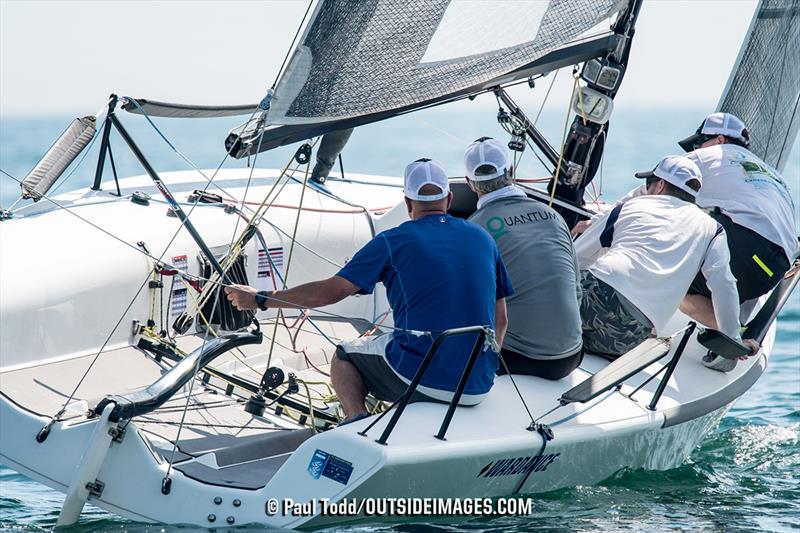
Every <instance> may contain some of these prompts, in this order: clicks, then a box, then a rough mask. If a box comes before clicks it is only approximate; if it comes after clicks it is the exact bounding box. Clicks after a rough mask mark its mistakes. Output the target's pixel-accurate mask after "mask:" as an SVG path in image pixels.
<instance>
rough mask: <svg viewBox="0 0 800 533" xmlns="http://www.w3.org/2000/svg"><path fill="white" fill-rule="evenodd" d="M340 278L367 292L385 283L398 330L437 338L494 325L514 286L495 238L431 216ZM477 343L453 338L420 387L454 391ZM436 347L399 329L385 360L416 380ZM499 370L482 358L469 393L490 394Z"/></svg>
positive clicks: (393, 232) (397, 231) (373, 246)
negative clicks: (455, 330)
mask: <svg viewBox="0 0 800 533" xmlns="http://www.w3.org/2000/svg"><path fill="white" fill-rule="evenodd" d="M361 265H363V268H362V266H361ZM369 265H371V266H373V267H374V266H375V265H381V268H369V267H368V266H369ZM338 275H339V276H342V277H344V278H346V279H348V280H349V281H351V282H353V283H354V284H356V285H357V286H359V287H361V288H362V289H363V292H372V288H373V287H374V285H375V283H377V282H383V283H384V285H385V286H386V291H387V297H388V300H389V303H390V305H391V307H392V310H393V314H394V324H395V327H397V328H403V329H408V330H415V331H430V332H432V333H433V337H434V338H435V337H436V335H437V334H439V333H441V332H442V331H444V330H446V329H450V328H455V327H463V326H475V325H488V326H492V327H494V310H495V304H496V301H497V299H498V298H503V297H505V296H507V294H506V293H505V292H502V291H501V289H499V286H508V282H507V278H506V273H505V268H504V267H503V265H502V262H501V261H500V255H499V252H498V251H497V247H496V246H495V244H494V242H493V241H492V239H491V238H490V237H489V236H488V235H486V234H485V233H484V232H483V230H481V229H480V228H479V227H477V226H475V225H474V224H470V223H469V222H466V221H464V220H460V219H457V218H454V217H451V216H449V215H429V216H426V217H423V218H420V219H418V220H413V221H408V222H405V223H403V224H401V225H400V226H398V227H396V228H392V229H389V230H387V231H384V232H382V233H380V234H378V235H377V236H376V237H375V238H374V239H373V240H372V241H370V242H369V243H367V245H365V246H364V247H363V248H362V249H361V250H360V251H359V252H358V253H357V254H356V256H355V257H353V259H352V260H351V262H350V263H348V264H347V265H345V267H344V268H343V269H342V270H341V271H340V272H339V274H338ZM500 278H502V279H503V280H506V282H505V283H502V282H501V281H500ZM507 288H508V290H507V292H509V293H510V292H511V289H510V286H508V287H507ZM474 340H475V339H474V337H471V336H470V337H469V338H468V337H467V336H464V337H456V338H451V339H449V340H447V341H446V342H445V343H444V344H443V345H442V347H441V349H440V350H439V352H438V354H437V355H436V357H435V358H434V360H433V362H432V363H431V366H430V367H429V369H428V371H427V372H426V374H425V376H424V377H423V379H422V382H421V384H422V385H423V386H424V387H427V388H431V389H437V390H453V389H454V388H455V384H456V382H457V381H458V377H460V375H461V371H462V370H463V368H464V366H465V364H466V361H467V358H468V357H469V354H470V352H471V350H472V345H473V343H474ZM431 343H432V339H431V338H430V337H429V336H418V335H414V334H412V333H408V332H403V331H395V332H394V334H393V339H392V341H391V342H390V343H389V345H388V346H387V349H386V356H387V359H388V361H389V363H390V365H391V366H392V368H394V369H395V371H396V372H397V373H398V374H399V375H400V376H401V377H403V378H405V379H406V380H410V379H411V378H412V377H413V375H414V374H415V373H416V370H417V368H418V367H419V364H420V362H421V360H422V358H423V357H424V355H425V353H426V352H427V350H428V348H429V347H430V345H431ZM496 368H497V356H496V354H494V352H492V351H491V350H489V351H487V352H485V353H484V354H482V355H481V356H480V357H479V359H478V362H477V363H476V366H475V370H474V372H473V374H472V377H471V378H470V380H469V382H468V384H467V387H466V389H465V393H467V394H476V395H478V394H484V393H486V392H488V391H489V389H490V388H491V385H492V382H493V373H494V370H495V369H496Z"/></svg>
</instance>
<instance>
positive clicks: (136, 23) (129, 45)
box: [0, 0, 757, 116]
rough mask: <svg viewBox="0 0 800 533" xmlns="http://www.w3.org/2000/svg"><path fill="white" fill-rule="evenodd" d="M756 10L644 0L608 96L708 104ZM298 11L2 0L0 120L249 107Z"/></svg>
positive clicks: (260, 5) (213, 4)
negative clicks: (177, 107)
mask: <svg viewBox="0 0 800 533" xmlns="http://www.w3.org/2000/svg"><path fill="white" fill-rule="evenodd" d="M531 1H539V0H531ZM756 3H757V2H756V0H646V1H645V4H644V6H643V8H642V11H641V15H640V19H639V22H638V25H637V28H638V29H637V35H636V38H635V42H634V46H633V51H632V56H631V60H630V63H629V68H628V74H627V75H626V78H625V81H624V83H623V86H622V89H621V91H620V93H619V95H618V96H617V101H618V102H624V103H625V104H626V105H627V106H629V107H630V106H649V107H652V106H654V105H655V106H661V105H663V106H665V107H684V108H685V107H693V108H707V109H710V108H712V107H714V106H715V105H716V104H717V102H718V100H719V97H720V94H721V92H722V90H723V88H724V86H725V83H726V81H727V79H728V74H729V73H730V71H731V68H732V66H733V64H734V62H735V60H736V56H737V53H738V51H739V47H740V45H741V42H742V39H743V37H744V35H745V33H746V31H747V28H748V26H749V24H750V19H751V17H752V14H753V12H754V9H755V6H756ZM306 6H307V2H306V1H305V0H271V1H256V0H251V1H228V2H222V1H205V2H199V1H190V0H184V1H178V0H171V1H164V0H160V1H146V0H138V1H128V0H105V1H100V0H96V1H70V0H59V1H45V0H0V116H9V115H12V116H13V115H61V114H64V115H84V114H90V113H96V112H97V111H98V110H99V109H100V108H101V107H102V106H103V104H104V103H105V101H106V99H107V97H108V95H109V94H110V93H112V92H115V93H117V94H119V95H123V96H124V95H127V96H133V97H137V98H149V99H153V100H162V101H168V102H179V103H192V104H206V105H211V104H252V103H256V102H258V101H259V100H260V99H261V98H262V97H263V95H264V93H265V91H266V89H267V88H268V87H269V86H270V85H272V82H273V80H274V78H275V76H276V74H277V72H278V69H279V66H280V63H281V61H282V60H283V57H284V55H285V54H286V52H287V48H288V46H289V43H290V42H291V40H292V36H293V35H294V32H295V30H296V29H297V25H298V24H299V23H300V21H301V19H302V15H303V12H304V11H305V8H306ZM570 81H571V80H569V76H561V77H560V78H559V79H558V80H557V82H556V85H555V87H554V91H555V93H564V92H566V94H569V91H570V89H571V83H570ZM520 91H522V90H520ZM528 93H530V91H527V90H525V91H522V92H521V93H520V94H519V95H518V96H517V98H518V99H519V101H520V103H521V104H523V105H524V104H525V103H526V100H527V99H528V98H533V96H531V95H530V94H528Z"/></svg>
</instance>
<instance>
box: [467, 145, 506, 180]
mask: <svg viewBox="0 0 800 533" xmlns="http://www.w3.org/2000/svg"><path fill="white" fill-rule="evenodd" d="M464 165H465V166H466V167H467V177H468V178H469V179H471V180H472V181H488V180H493V179H495V178H499V177H500V176H502V175H503V174H504V173H505V172H506V170H508V154H507V152H506V147H505V146H504V145H503V143H501V142H500V141H498V140H496V139H492V138H491V137H481V138H480V139H478V140H477V141H475V142H474V143H472V144H470V145H469V146H468V147H467V152H466V153H465V154H464ZM483 165H489V166H491V167H493V168H494V171H493V172H490V173H489V174H481V175H480V176H476V175H475V170H476V169H477V168H478V167H481V166H483Z"/></svg>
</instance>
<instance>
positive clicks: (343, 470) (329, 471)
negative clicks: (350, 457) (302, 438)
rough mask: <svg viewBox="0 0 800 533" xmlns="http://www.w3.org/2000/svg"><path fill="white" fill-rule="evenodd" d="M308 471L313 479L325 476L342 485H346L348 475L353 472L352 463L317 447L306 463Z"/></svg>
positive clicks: (348, 478) (348, 479)
mask: <svg viewBox="0 0 800 533" xmlns="http://www.w3.org/2000/svg"><path fill="white" fill-rule="evenodd" d="M308 473H309V474H311V477H313V478H314V479H319V478H320V477H326V478H328V479H332V480H334V481H336V482H337V483H341V484H342V485H347V482H348V481H350V475H351V474H352V473H353V463H351V462H349V461H345V460H344V459H342V458H341V457H337V456H335V455H333V454H330V453H328V452H326V451H323V450H319V449H317V450H316V451H315V452H314V455H313V456H312V457H311V461H310V462H309V463H308Z"/></svg>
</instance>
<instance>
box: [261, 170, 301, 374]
mask: <svg viewBox="0 0 800 533" xmlns="http://www.w3.org/2000/svg"><path fill="white" fill-rule="evenodd" d="M310 173H311V158H309V159H308V163H307V164H306V175H305V178H304V179H303V188H302V189H301V191H300V207H302V206H303V199H304V198H305V194H306V189H307V185H308V176H309V174H310ZM299 225H300V210H298V211H297V216H296V217H295V220H294V231H293V232H292V239H291V241H290V243H291V244H289V255H288V257H287V259H286V269H285V270H284V272H285V274H284V276H283V280H282V281H283V289H284V290H285V289H286V286H287V285H286V284H287V281H288V280H289V267H290V266H291V264H292V255H293V252H294V243H295V241H296V240H297V228H298V226H299ZM277 315H278V316H282V315H283V310H282V309H278V311H277ZM277 333H278V322H277V321H276V322H275V328H274V329H273V331H272V339H271V342H270V345H269V355H268V356H267V368H269V365H270V363H271V362H272V352H273V351H274V349H275V336H276V335H277Z"/></svg>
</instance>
